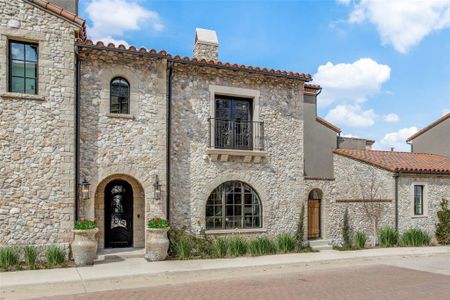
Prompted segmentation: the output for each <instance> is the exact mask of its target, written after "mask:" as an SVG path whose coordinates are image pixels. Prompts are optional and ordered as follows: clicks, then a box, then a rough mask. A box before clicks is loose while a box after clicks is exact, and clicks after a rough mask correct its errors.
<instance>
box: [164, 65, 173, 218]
mask: <svg viewBox="0 0 450 300" xmlns="http://www.w3.org/2000/svg"><path fill="white" fill-rule="evenodd" d="M167 71H168V75H167V104H166V110H167V115H166V117H167V118H166V127H167V128H166V129H167V130H166V132H167V137H166V219H167V221H169V222H170V147H171V145H170V143H171V139H170V136H171V129H172V126H171V122H172V72H173V62H171V61H168V62H167Z"/></svg>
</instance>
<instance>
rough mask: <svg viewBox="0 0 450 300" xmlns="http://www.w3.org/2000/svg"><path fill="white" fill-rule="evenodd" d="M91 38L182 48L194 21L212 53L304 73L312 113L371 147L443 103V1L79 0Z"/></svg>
mask: <svg viewBox="0 0 450 300" xmlns="http://www.w3.org/2000/svg"><path fill="white" fill-rule="evenodd" d="M80 15H81V16H82V17H84V18H85V19H86V20H87V22H88V35H89V36H90V38H92V39H94V40H103V41H107V42H109V41H113V42H115V43H126V44H128V45H135V46H137V47H140V46H145V47H146V48H155V49H158V50H161V49H164V50H166V51H168V52H169V53H171V54H178V55H181V56H192V47H193V41H194V32H195V28H196V27H202V28H207V29H213V30H216V31H217V34H218V37H219V43H220V49H219V59H220V60H221V61H226V62H232V63H239V64H246V65H252V66H260V67H268V68H276V69H282V70H288V71H296V72H307V73H310V74H312V75H313V76H314V78H315V82H317V83H319V84H321V85H322V87H323V92H322V94H321V95H320V96H319V115H321V116H322V117H325V118H326V119H327V120H329V121H330V122H333V123H334V124H336V125H337V126H339V127H341V128H342V129H343V134H344V135H352V136H357V137H364V138H371V139H374V140H376V141H377V143H376V148H378V149H389V148H390V147H391V146H393V147H395V148H396V149H397V150H408V149H409V147H408V146H407V145H406V143H405V142H404V140H405V139H406V137H408V136H409V135H411V134H413V133H414V132H415V131H417V130H418V129H420V128H422V127H424V126H426V125H428V124H429V123H431V122H433V121H434V120H436V119H437V118H439V117H440V116H442V115H443V114H445V113H446V112H448V111H450V0H396V1H387V0H353V1H352V0H303V1H256V0H255V1H161V0H160V1H143V0H142V1H139V0H81V1H80Z"/></svg>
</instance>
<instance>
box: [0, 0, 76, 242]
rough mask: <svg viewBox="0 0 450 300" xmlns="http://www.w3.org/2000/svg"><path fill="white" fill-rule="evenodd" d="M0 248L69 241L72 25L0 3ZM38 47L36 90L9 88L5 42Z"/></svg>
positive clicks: (72, 172)
mask: <svg viewBox="0 0 450 300" xmlns="http://www.w3.org/2000/svg"><path fill="white" fill-rule="evenodd" d="M0 15H1V18H0V77H1V80H0V148H1V153H0V174H1V175H0V245H23V244H29V243H31V244H40V245H45V244H60V245H62V246H64V247H67V243H69V242H70V240H71V238H72V233H71V229H72V228H73V222H74V198H75V182H74V181H75V180H74V178H75V168H74V166H75V159H74V157H75V146H74V142H75V138H74V137H75V53H74V44H75V32H76V31H78V30H80V27H78V26H77V25H75V24H73V23H71V22H68V21H67V20H65V19H63V18H60V17H57V16H55V15H52V14H49V13H48V12H46V11H44V10H43V9H41V8H38V7H37V6H34V5H31V4H29V3H28V2H25V1H18V0H14V1H7V0H0ZM10 40H19V41H28V42H32V43H36V44H38V47H39V50H38V53H39V66H38V88H39V91H38V94H37V95H25V94H17V93H8V87H7V82H8V80H5V79H6V78H8V42H9V41H10Z"/></svg>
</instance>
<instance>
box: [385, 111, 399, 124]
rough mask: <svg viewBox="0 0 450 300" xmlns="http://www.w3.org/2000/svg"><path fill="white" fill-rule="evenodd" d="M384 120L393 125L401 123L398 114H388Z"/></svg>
mask: <svg viewBox="0 0 450 300" xmlns="http://www.w3.org/2000/svg"><path fill="white" fill-rule="evenodd" d="M383 120H384V121H385V122H391V123H393V122H398V121H400V117H399V116H398V115H397V114H394V113H390V114H387V115H385V116H383Z"/></svg>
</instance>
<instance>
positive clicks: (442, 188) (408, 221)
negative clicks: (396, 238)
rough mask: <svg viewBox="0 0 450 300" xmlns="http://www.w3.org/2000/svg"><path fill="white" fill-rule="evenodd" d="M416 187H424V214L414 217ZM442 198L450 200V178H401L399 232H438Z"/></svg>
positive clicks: (422, 176) (423, 176)
mask: <svg viewBox="0 0 450 300" xmlns="http://www.w3.org/2000/svg"><path fill="white" fill-rule="evenodd" d="M414 185H423V186H424V214H423V216H414V210H413V207H414V190H413V188H414ZM442 198H446V199H450V177H449V176H426V175H415V176H402V177H400V178H399V212H400V213H399V231H400V232H403V231H405V230H408V229H410V228H416V227H419V228H421V229H423V230H426V231H427V232H428V233H429V234H434V232H435V230H436V222H437V221H438V219H437V212H438V211H439V210H440V205H439V204H440V202H441V200H442Z"/></svg>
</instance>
